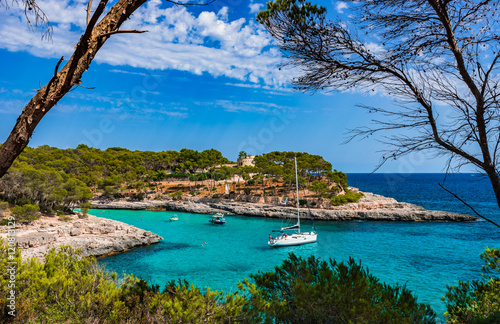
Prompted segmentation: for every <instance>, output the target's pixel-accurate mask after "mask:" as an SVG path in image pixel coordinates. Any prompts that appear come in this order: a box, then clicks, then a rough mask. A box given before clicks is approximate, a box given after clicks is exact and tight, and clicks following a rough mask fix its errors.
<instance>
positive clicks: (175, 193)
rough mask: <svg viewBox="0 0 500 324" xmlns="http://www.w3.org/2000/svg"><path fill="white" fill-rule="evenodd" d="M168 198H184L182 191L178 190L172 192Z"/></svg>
mask: <svg viewBox="0 0 500 324" xmlns="http://www.w3.org/2000/svg"><path fill="white" fill-rule="evenodd" d="M168 196H169V197H180V196H182V191H181V190H177V191H176V192H172V193H171V194H169V195H168Z"/></svg>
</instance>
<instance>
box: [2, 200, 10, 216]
mask: <svg viewBox="0 0 500 324" xmlns="http://www.w3.org/2000/svg"><path fill="white" fill-rule="evenodd" d="M7 208H9V203H8V202H6V201H0V217H1V216H3V215H4V213H5V212H6V211H7Z"/></svg>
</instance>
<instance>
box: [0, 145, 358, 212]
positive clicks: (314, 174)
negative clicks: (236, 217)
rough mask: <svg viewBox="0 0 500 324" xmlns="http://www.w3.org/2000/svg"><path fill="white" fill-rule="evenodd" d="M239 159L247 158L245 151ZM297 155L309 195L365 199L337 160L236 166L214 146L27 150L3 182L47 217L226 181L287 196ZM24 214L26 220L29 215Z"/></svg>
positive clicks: (271, 157)
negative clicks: (335, 166)
mask: <svg viewBox="0 0 500 324" xmlns="http://www.w3.org/2000/svg"><path fill="white" fill-rule="evenodd" d="M240 157H246V153H245V152H240ZM295 157H296V158H297V164H298V174H299V178H298V181H299V187H300V189H303V190H304V192H305V190H308V192H309V193H311V192H312V193H314V196H315V197H316V198H318V199H319V198H321V199H326V200H328V201H331V203H332V204H333V205H339V204H342V203H345V202H348V201H355V200H356V199H359V197H360V196H359V195H355V194H353V193H351V192H349V190H348V185H347V177H346V175H345V173H343V172H340V171H337V170H332V164H331V163H330V162H328V161H326V160H325V159H324V158H323V157H321V156H319V155H313V154H309V153H302V152H270V153H265V154H262V155H257V156H255V158H254V160H253V163H252V164H251V165H245V166H237V164H236V163H235V162H232V161H230V160H229V159H227V158H226V157H224V156H223V155H222V153H221V152H219V151H217V150H215V149H207V150H204V151H201V152H199V151H196V150H191V149H186V148H184V149H182V150H180V151H171V150H169V151H162V152H152V151H131V150H128V149H124V148H119V147H112V148H108V149H106V150H100V149H96V148H91V147H88V146H86V145H83V144H81V145H79V146H78V147H77V148H75V149H59V148H55V147H49V146H47V145H44V146H40V147H38V148H26V149H25V150H24V152H23V153H22V154H21V155H20V156H19V158H18V159H17V160H16V162H15V163H14V165H13V166H12V167H11V169H10V170H9V172H8V173H7V174H6V175H5V176H4V177H3V178H2V179H0V193H1V194H2V198H3V200H5V201H8V202H9V203H11V204H12V205H19V206H25V205H30V207H25V208H27V209H29V211H30V213H32V210H31V209H33V208H36V207H33V206H38V207H39V209H41V210H42V211H45V212H48V213H51V212H53V211H55V210H61V211H64V210H66V211H68V210H69V209H70V208H71V207H74V206H84V207H85V206H87V205H85V203H86V202H87V201H88V200H89V199H91V198H93V197H94V196H100V197H103V198H106V199H114V198H127V199H131V200H142V199H144V198H145V197H149V198H153V197H154V198H155V199H163V198H167V197H168V196H172V195H175V196H177V197H179V196H181V195H182V194H190V195H192V196H195V195H200V194H201V195H202V196H207V197H213V198H218V197H219V196H220V193H221V190H222V185H223V183H226V184H230V185H231V193H233V194H235V193H238V194H246V195H257V196H276V197H278V196H282V197H283V196H284V197H287V195H290V193H291V192H292V190H293V189H294V188H295V166H294V159H295ZM175 181H177V182H175ZM169 183H170V184H171V185H170V186H169ZM148 194H149V196H148ZM339 194H340V195H339ZM292 196H294V195H293V194H292ZM31 205H33V206H31ZM21 214H22V215H24V216H19V217H20V218H23V217H26V215H25V214H26V213H24V212H23V213H21Z"/></svg>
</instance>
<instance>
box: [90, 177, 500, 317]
mask: <svg viewBox="0 0 500 324" xmlns="http://www.w3.org/2000/svg"><path fill="white" fill-rule="evenodd" d="M369 176H372V175H365V178H366V177H369ZM352 178H354V180H351V182H350V184H351V185H355V186H358V187H361V189H364V190H367V191H368V190H369V191H373V192H377V188H378V187H377V186H383V185H384V182H383V181H382V180H380V181H379V182H377V181H374V182H375V183H378V184H376V185H373V183H372V186H373V187H366V188H364V187H363V183H370V182H369V181H367V180H366V179H365V178H363V179H364V180H365V182H363V183H356V182H359V181H361V178H360V177H355V176H354V177H352ZM350 179H351V178H350ZM370 179H372V178H370ZM405 179H406V181H408V177H407V176H406V178H405ZM372 180H373V179H372ZM410 180H411V179H410ZM466 180H468V179H466ZM384 181H385V180H384ZM353 182H354V183H353ZM424 183H429V181H424ZM466 183H467V182H464V184H462V186H460V188H461V189H463V190H466V188H465V189H464V188H463V186H465V185H466ZM398 185H402V186H403V187H405V188H407V190H409V189H408V188H412V187H411V186H410V187H408V183H406V184H402V183H399V184H398ZM474 185H475V186H476V187H477V183H476V184H474ZM485 188H487V187H485ZM422 190H423V189H422V188H421V187H419V190H418V199H423V198H422V194H423V191H422ZM436 190H437V189H436ZM424 191H425V190H424ZM381 193H382V192H381ZM469 193H470V191H469ZM426 194H427V195H428V196H429V197H435V196H436V193H434V194H432V192H427V193H426ZM483 197H484V196H483ZM405 198H406V200H407V201H409V202H413V201H411V200H412V198H411V195H410V196H407V197H405ZM429 199H430V200H429V201H432V199H431V198H429ZM419 202H420V204H421V205H425V203H422V201H419ZM449 206H450V205H449V204H448V207H449ZM425 207H427V208H429V207H428V206H425ZM432 207H435V206H432ZM495 208H496V207H495V205H494V204H493V205H491V204H490V205H489V214H494V213H495V211H496V210H497V209H495ZM443 209H449V208H443ZM452 211H453V210H452ZM460 211H462V210H460ZM90 213H91V214H93V215H96V216H100V217H106V218H110V219H115V220H119V221H122V222H125V223H127V224H131V225H135V226H137V227H140V228H143V229H146V230H150V231H152V232H154V233H157V234H159V235H161V236H163V237H164V241H163V242H161V243H159V244H155V245H152V246H148V247H144V248H139V249H135V250H132V251H129V252H126V253H122V254H118V255H114V256H110V257H107V258H104V259H101V260H100V261H99V263H100V264H101V265H104V266H106V268H107V269H108V270H111V271H115V272H118V273H119V274H122V273H127V274H134V275H135V276H137V277H140V278H142V279H145V280H147V281H149V282H151V283H156V284H159V285H160V286H164V285H165V283H167V282H168V281H170V280H177V279H179V278H180V279H186V280H187V281H188V282H190V283H193V284H195V285H197V286H199V287H210V288H211V289H213V290H215V289H217V290H224V291H234V290H236V284H237V282H238V281H239V280H242V279H244V278H245V277H248V276H249V275H250V274H251V273H256V272H257V271H259V270H260V271H269V270H272V269H273V268H274V267H275V266H277V265H279V264H281V262H282V261H283V260H284V259H286V258H287V255H288V253H290V252H294V253H295V254H297V255H299V256H303V257H307V256H309V255H315V256H317V257H321V258H322V259H325V260H327V259H330V258H332V259H336V260H347V259H348V258H349V256H351V257H353V258H354V259H356V260H361V261H362V264H363V265H364V266H367V267H368V268H369V270H370V272H371V273H372V274H374V275H375V276H377V277H379V278H380V279H381V280H382V281H385V282H387V283H389V284H395V283H399V284H406V286H407V287H408V288H409V289H410V290H412V291H413V292H414V293H415V294H416V295H417V296H418V300H419V301H420V302H424V303H428V304H430V305H431V306H432V307H433V309H434V310H435V311H436V312H437V313H438V315H440V316H442V314H443V313H444V311H445V305H444V302H442V301H441V299H440V298H441V296H443V295H444V294H445V292H446V285H453V284H456V283H457V281H458V280H459V279H461V280H470V279H478V278H479V274H480V268H481V265H482V264H481V260H480V259H479V255H480V253H481V252H482V251H483V250H484V248H485V247H486V246H489V247H495V246H499V245H500V244H499V241H500V234H499V231H498V229H496V228H494V227H492V226H490V225H489V224H487V223H485V222H472V223H445V222H439V223H395V222H360V221H349V222H317V223H316V229H317V232H318V242H317V243H314V244H308V245H303V246H295V247H283V248H270V247H269V246H268V245H267V241H268V237H269V234H271V233H272V232H271V231H272V230H273V229H277V228H279V227H280V226H282V221H281V220H275V219H264V218H256V217H243V216H227V217H226V221H227V223H226V224H225V225H212V224H210V223H209V222H208V220H209V219H210V217H209V216H208V215H197V214H189V213H179V212H148V211H125V210H91V212H90ZM172 215H177V216H178V217H179V220H178V221H170V217H171V216H172ZM310 225H311V223H310V222H308V221H304V226H303V230H305V231H308V230H309V229H310Z"/></svg>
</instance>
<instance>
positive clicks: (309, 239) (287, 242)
mask: <svg viewBox="0 0 500 324" xmlns="http://www.w3.org/2000/svg"><path fill="white" fill-rule="evenodd" d="M317 237H318V235H317V234H316V233H313V232H311V233H297V234H290V235H287V236H286V237H284V236H280V237H276V238H273V239H272V240H269V243H268V244H269V245H270V246H276V247H279V246H293V245H303V244H308V243H315V242H316V238H317Z"/></svg>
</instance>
